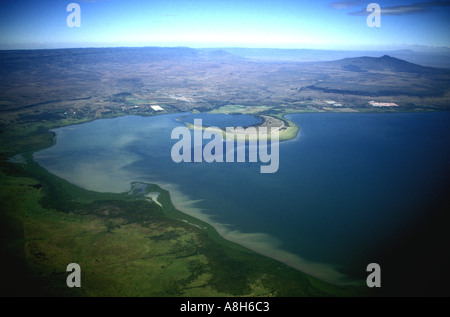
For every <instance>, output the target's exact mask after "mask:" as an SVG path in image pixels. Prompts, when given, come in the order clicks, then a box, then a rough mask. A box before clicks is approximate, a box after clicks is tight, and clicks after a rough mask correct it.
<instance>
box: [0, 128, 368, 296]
mask: <svg viewBox="0 0 450 317" xmlns="http://www.w3.org/2000/svg"><path fill="white" fill-rule="evenodd" d="M32 130H33V129H30V131H32ZM33 131H34V132H29V134H28V135H26V134H24V133H23V132H20V133H19V132H17V131H12V130H11V131H9V132H8V133H7V134H8V135H5V134H3V135H2V138H5V139H7V138H8V137H10V138H11V139H12V140H15V142H14V144H17V146H16V147H15V148H13V149H14V151H13V150H9V149H10V147H9V146H10V145H8V146H7V147H4V143H2V145H1V150H2V162H1V169H0V210H1V212H0V220H1V222H0V223H1V228H0V229H1V233H0V240H1V250H0V252H2V259H3V260H2V269H3V272H8V273H7V274H3V275H2V281H1V285H2V294H3V295H51V296H348V295H361V293H359V290H358V289H356V288H341V287H337V286H334V285H330V284H327V283H324V282H321V281H318V280H316V279H315V278H312V277H310V276H307V275H305V274H303V273H301V272H299V271H297V270H295V269H292V268H290V267H288V266H286V265H284V264H282V263H280V262H278V261H275V260H272V259H270V258H267V257H264V256H261V255H259V254H257V253H255V252H253V251H250V250H248V249H246V248H244V247H241V246H239V245H237V244H235V243H232V242H230V241H227V240H225V239H223V238H222V237H221V236H219V235H218V233H217V232H216V231H215V230H214V228H212V227H211V226H210V225H208V224H206V223H204V222H202V221H200V220H198V219H195V218H193V217H190V216H188V215H186V214H184V213H182V212H180V211H178V210H177V209H176V208H175V207H174V206H173V205H172V203H171V200H170V195H169V193H168V192H167V191H165V190H164V189H162V188H160V187H159V186H157V185H152V184H141V185H142V186H141V187H142V188H144V190H141V191H138V190H134V191H133V190H132V191H130V192H129V193H121V194H113V193H97V192H93V191H88V190H84V189H81V188H79V187H77V186H74V185H73V184H70V183H68V182H66V181H65V180H63V179H61V178H59V177H57V176H55V175H52V174H50V173H48V172H47V171H46V170H45V169H44V168H42V167H41V166H39V165H38V164H36V163H35V162H34V161H33V159H32V155H31V151H35V150H37V149H39V148H42V147H46V146H49V145H50V144H52V142H53V141H52V140H53V138H51V136H52V135H51V133H48V132H46V131H44V130H43V129H42V130H40V131H39V133H38V132H36V131H35V130H33ZM28 136H29V137H28ZM27 142H30V144H27ZM27 150H29V151H28V152H27ZM17 153H24V154H23V158H24V160H23V161H24V162H22V163H11V162H9V161H7V160H6V157H7V156H11V155H13V154H17ZM142 188H141V189H142ZM150 192H152V193H153V192H157V193H159V197H158V201H159V202H160V203H161V204H162V206H163V207H162V208H161V207H160V206H159V205H157V204H156V203H154V202H151V201H149V200H148V199H145V194H147V193H150ZM73 262H75V263H78V264H80V266H81V272H82V287H81V288H78V289H70V288H68V287H67V286H66V282H65V279H66V276H67V275H68V273H66V272H65V270H66V266H67V264H69V263H73Z"/></svg>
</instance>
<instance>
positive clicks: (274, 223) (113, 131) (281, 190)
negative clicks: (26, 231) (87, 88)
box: [34, 112, 450, 283]
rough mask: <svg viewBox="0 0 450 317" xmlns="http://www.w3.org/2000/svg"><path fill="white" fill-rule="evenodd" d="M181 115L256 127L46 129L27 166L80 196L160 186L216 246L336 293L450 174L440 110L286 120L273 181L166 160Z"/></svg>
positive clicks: (173, 120)
mask: <svg viewBox="0 0 450 317" xmlns="http://www.w3.org/2000/svg"><path fill="white" fill-rule="evenodd" d="M182 116H187V117H186V118H188V119H189V120H193V119H194V118H201V119H202V120H203V124H204V125H208V126H214V125H216V126H221V127H225V126H235V125H243V126H245V125H251V124H255V123H258V122H259V121H260V119H258V118H255V117H253V116H249V115H239V116H234V115H225V114H215V115H212V114H195V115H193V114H188V113H184V114H168V115H160V116H152V117H138V116H126V117H121V118H115V119H102V120H96V121H93V122H89V123H85V124H80V125H75V126H69V127H64V128H59V129H56V130H54V131H55V133H56V134H57V143H56V145H54V146H53V147H51V148H48V149H45V150H43V151H40V152H37V153H35V154H34V158H35V160H36V161H37V162H38V163H39V164H41V165H42V166H44V167H45V168H47V169H48V170H49V171H50V172H52V173H54V174H56V175H58V176H60V177H62V178H64V179H66V180H68V181H70V182H72V183H74V184H76V185H79V186H81V187H83V188H86V189H91V190H96V191H102V192H105V191H109V192H122V191H128V190H129V187H130V186H129V185H130V183H131V182H135V181H142V182H149V183H157V184H159V185H160V186H161V187H163V188H165V189H168V190H169V191H170V193H171V197H172V199H173V202H174V204H175V206H177V208H178V209H180V210H181V211H184V212H186V213H188V214H190V215H193V216H195V217H198V218H200V219H202V220H204V221H207V222H208V223H210V224H212V225H213V226H214V227H215V228H216V229H217V230H218V232H219V233H220V234H222V235H223V236H224V237H225V238H227V239H230V240H232V241H235V242H237V243H240V244H242V245H244V246H246V247H249V248H251V249H253V250H256V251H258V252H260V253H262V254H265V255H267V256H270V257H273V258H276V259H278V260H280V261H282V262H285V263H287V264H289V265H291V266H293V267H296V268H298V269H300V270H302V271H305V272H306V273H309V274H311V275H314V276H317V277H319V278H322V279H324V280H327V281H330V282H334V283H347V282H352V281H354V280H357V279H361V278H363V277H364V276H365V274H366V272H365V269H366V266H367V264H369V263H371V262H376V261H377V259H376V258H374V257H375V256H376V255H377V254H378V251H379V250H380V248H381V249H382V248H383V246H384V245H388V244H389V242H390V241H391V239H393V238H394V237H395V236H396V235H398V233H399V232H402V231H405V230H408V228H409V227H410V226H411V225H412V224H414V222H415V221H416V220H418V219H419V218H420V217H421V216H423V214H424V213H426V212H427V211H428V210H427V207H428V206H429V205H430V204H431V203H432V202H431V200H432V197H433V193H434V192H435V191H436V190H439V189H440V186H441V184H443V182H444V179H446V178H448V176H449V174H450V173H449V172H450V170H449V164H448V162H449V161H450V149H449V146H448V145H449V144H450V133H449V129H448V128H449V126H450V113H448V112H432V113H386V114H361V113H307V114H306V113H305V114H294V115H289V116H287V118H288V119H289V120H291V121H293V122H295V123H296V124H297V125H298V126H299V127H300V131H299V135H298V136H297V138H295V139H294V140H290V141H284V142H281V143H280V148H279V159H280V162H279V169H278V171H277V172H276V173H272V174H261V173H260V165H261V163H260V162H257V163H250V162H248V161H247V162H242V163H238V162H236V163H229V162H227V163H225V162H224V163H216V162H214V163H206V162H201V163H184V162H181V163H175V162H173V161H172V159H171V148H172V146H173V145H174V144H175V143H176V142H177V140H172V139H171V132H172V130H173V129H174V128H175V127H177V126H181V125H182V123H180V122H179V121H177V118H180V117H182ZM206 142H207V141H206ZM206 142H205V143H206Z"/></svg>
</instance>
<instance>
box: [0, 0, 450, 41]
mask: <svg viewBox="0 0 450 317" xmlns="http://www.w3.org/2000/svg"><path fill="white" fill-rule="evenodd" d="M375 1H376V0H375ZM371 2H374V0H372V1H362V0H347V1H335V0H315V1H311V0H310V1H302V0H237V1H236V0H195V1H194V0H192V1H186V0H72V1H70V0H69V1H65V0H0V49H35V48H68V47H113V46H188V47H194V48H195V47H264V48H316V49H367V48H370V49H377V48H379V49H386V48H394V47H395V48H399V47H410V46H420V47H450V36H449V29H450V28H449V26H450V19H449V18H450V1H449V0H447V1H423V0H422V1H420V0H419V1H407V0H399V1H396V0H388V1H381V0H380V1H378V2H376V3H377V4H379V6H380V7H381V16H380V23H381V24H380V27H369V26H368V25H367V17H368V15H369V14H370V12H367V5H368V4H369V3H371ZM70 3H76V4H78V5H79V7H80V20H79V21H80V26H79V27H69V26H68V24H67V17H68V16H69V15H70V14H71V12H68V11H67V10H66V8H67V6H68V5H69V4H70Z"/></svg>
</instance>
